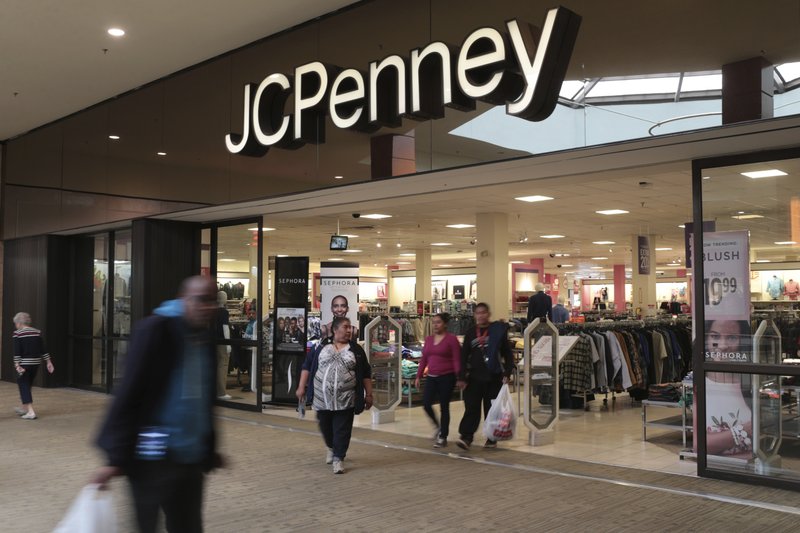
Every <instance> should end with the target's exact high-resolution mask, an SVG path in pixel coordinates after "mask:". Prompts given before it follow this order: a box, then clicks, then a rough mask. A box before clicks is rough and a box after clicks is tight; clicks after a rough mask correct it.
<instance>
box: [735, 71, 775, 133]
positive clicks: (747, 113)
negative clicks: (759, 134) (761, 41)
mask: <svg viewBox="0 0 800 533" xmlns="http://www.w3.org/2000/svg"><path fill="white" fill-rule="evenodd" d="M774 70H775V69H774V67H773V66H772V63H770V62H769V61H767V60H766V59H764V58H763V57H753V58H750V59H745V60H744V61H737V62H735V63H728V64H727V65H722V123H723V124H732V123H734V122H744V121H747V120H761V119H763V118H772V115H773V109H774V104H773V103H772V93H773V90H774V86H775V81H774V79H773V76H774Z"/></svg>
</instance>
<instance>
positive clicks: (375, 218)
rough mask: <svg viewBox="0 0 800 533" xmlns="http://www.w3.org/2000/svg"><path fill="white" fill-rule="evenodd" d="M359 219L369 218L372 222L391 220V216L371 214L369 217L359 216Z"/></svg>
mask: <svg viewBox="0 0 800 533" xmlns="http://www.w3.org/2000/svg"><path fill="white" fill-rule="evenodd" d="M361 218H371V219H373V220H381V219H384V218H392V215H381V214H380V213H372V214H369V215H361Z"/></svg>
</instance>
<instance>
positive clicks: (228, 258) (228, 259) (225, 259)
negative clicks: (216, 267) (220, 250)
mask: <svg viewBox="0 0 800 533" xmlns="http://www.w3.org/2000/svg"><path fill="white" fill-rule="evenodd" d="M217 261H225V262H226V263H230V262H233V261H236V259H231V258H230V257H223V258H222V259H217Z"/></svg>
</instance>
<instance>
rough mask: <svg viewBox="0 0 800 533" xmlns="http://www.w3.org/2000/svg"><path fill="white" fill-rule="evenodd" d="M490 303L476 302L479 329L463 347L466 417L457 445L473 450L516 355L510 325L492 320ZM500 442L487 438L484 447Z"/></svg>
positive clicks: (462, 385) (460, 383)
mask: <svg viewBox="0 0 800 533" xmlns="http://www.w3.org/2000/svg"><path fill="white" fill-rule="evenodd" d="M490 316H491V313H490V311H489V305H488V304H485V303H479V304H478V305H477V306H475V323H476V326H475V329H472V330H469V331H467V334H466V335H465V336H464V344H463V345H462V347H461V372H460V375H459V378H458V386H459V388H461V389H463V390H464V417H463V418H462V419H461V424H459V426H458V433H459V438H458V440H457V441H456V445H457V446H458V447H459V448H461V449H463V450H469V448H470V446H472V439H473V437H474V435H475V432H476V431H477V430H478V425H479V424H480V422H481V404H483V416H484V419H485V418H486V414H487V413H488V412H489V408H490V407H491V406H492V400H494V399H495V398H497V393H499V392H500V388H501V387H502V386H503V384H504V383H508V378H509V376H510V375H511V370H512V369H513V368H514V358H513V356H512V355H511V347H510V346H509V344H508V335H507V330H508V326H507V325H506V324H504V323H502V322H490V321H489V318H490ZM495 447H497V442H496V441H493V440H487V441H486V444H484V448H495Z"/></svg>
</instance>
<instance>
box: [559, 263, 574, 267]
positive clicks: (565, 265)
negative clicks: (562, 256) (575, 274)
mask: <svg viewBox="0 0 800 533" xmlns="http://www.w3.org/2000/svg"><path fill="white" fill-rule="evenodd" d="M561 266H562V267H571V266H572V265H567V264H564V265H561Z"/></svg>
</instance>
